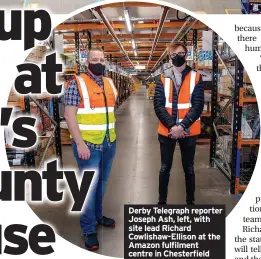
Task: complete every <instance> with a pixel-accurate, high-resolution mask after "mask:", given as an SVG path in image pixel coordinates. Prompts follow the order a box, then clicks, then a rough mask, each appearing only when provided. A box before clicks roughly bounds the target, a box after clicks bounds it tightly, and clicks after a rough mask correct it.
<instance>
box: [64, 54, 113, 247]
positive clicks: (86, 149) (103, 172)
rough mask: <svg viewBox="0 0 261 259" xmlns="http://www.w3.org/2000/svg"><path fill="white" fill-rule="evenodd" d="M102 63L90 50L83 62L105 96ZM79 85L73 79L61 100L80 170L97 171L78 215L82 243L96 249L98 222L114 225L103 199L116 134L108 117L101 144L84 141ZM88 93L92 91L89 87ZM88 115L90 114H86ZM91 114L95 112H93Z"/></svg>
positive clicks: (98, 55) (103, 67) (103, 66)
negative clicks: (79, 113)
mask: <svg viewBox="0 0 261 259" xmlns="http://www.w3.org/2000/svg"><path fill="white" fill-rule="evenodd" d="M104 63H105V59H104V53H103V51H102V50H100V49H92V50H90V51H89V54H88V59H87V62H86V65H87V67H86V72H85V74H86V75H87V76H88V78H89V79H90V80H91V81H93V82H95V83H96V84H97V85H98V86H99V87H101V88H102V90H103V91H102V92H103V94H104V96H105V95H106V94H107V93H106V91H105V87H104V84H105V79H104V78H103V75H104V71H105V65H104ZM106 80H107V81H106V82H107V86H108V82H109V81H108V79H106ZM89 82H90V81H89ZM110 82H111V81H110ZM85 85H86V86H84V87H86V88H87V91H88V92H89V90H88V89H89V88H88V85H87V84H86V82H85ZM113 86H114V85H113ZM113 86H112V89H113ZM79 87H80V86H79V85H77V81H76V79H72V80H71V81H70V82H69V84H68V86H67V87H66V89H65V92H64V96H63V102H64V105H65V113H64V117H65V119H66V122H67V125H68V128H69V131H70V133H71V135H72V138H73V139H72V147H73V152H74V156H75V158H76V161H77V164H78V167H79V169H80V171H81V172H83V171H87V170H90V171H93V170H96V174H95V176H94V179H93V181H92V184H91V186H90V189H89V193H88V201H87V204H86V205H85V206H84V208H83V211H82V213H81V217H80V224H81V228H82V231H83V235H84V239H85V246H86V248H87V249H88V250H91V251H94V250H97V249H98V248H99V242H98V238H97V233H96V226H97V224H99V225H102V226H105V227H109V228H114V227H115V221H114V220H113V219H111V218H107V217H105V216H103V211H102V199H103V196H104V192H105V189H106V184H107V181H108V179H109V175H110V171H111V168H112V163H113V159H114V156H115V153H116V141H112V142H111V141H110V139H111V138H112V139H114V138H115V137H116V135H114V134H115V133H113V136H111V135H110V134H112V133H110V131H109V121H108V120H107V122H102V124H104V123H106V127H107V129H106V133H105V137H104V140H103V142H102V143H101V144H94V143H92V142H91V141H86V140H84V139H83V135H82V134H83V133H82V131H81V130H80V126H79V124H78V121H77V113H78V109H80V104H81V103H82V102H83V100H82V97H81V96H82V95H81V94H80V93H79ZM81 87H82V86H81ZM106 89H108V88H106ZM89 94H93V92H92V90H90V92H89ZM116 96H117V95H116ZM116 96H115V97H116ZM106 98H107V96H106ZM115 99H116V98H115ZM115 102H116V101H115ZM105 107H106V110H107V112H106V113H107V114H108V106H107V102H105ZM94 110H95V108H94ZM112 115H113V116H114V114H110V116H108V117H110V118H111V117H112ZM87 116H93V115H92V114H87ZM94 116H96V115H95V114H94ZM97 116H98V117H95V118H97V119H99V118H100V117H99V115H97ZM103 118H104V117H103ZM95 120H96V119H95ZM86 132H87V135H88V138H89V139H92V137H90V135H89V134H90V133H88V130H86V131H85V134H86ZM113 132H114V131H113ZM96 134H97V133H96ZM96 136H97V137H98V138H99V139H100V138H102V135H99V134H98V135H96Z"/></svg>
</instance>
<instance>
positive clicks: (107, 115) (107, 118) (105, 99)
mask: <svg viewBox="0 0 261 259" xmlns="http://www.w3.org/2000/svg"><path fill="white" fill-rule="evenodd" d="M102 94H103V97H104V102H105V108H106V121H107V129H106V134H107V131H108V133H109V127H108V126H109V114H108V106H107V98H106V94H105V92H104V91H102ZM109 137H110V134H109Z"/></svg>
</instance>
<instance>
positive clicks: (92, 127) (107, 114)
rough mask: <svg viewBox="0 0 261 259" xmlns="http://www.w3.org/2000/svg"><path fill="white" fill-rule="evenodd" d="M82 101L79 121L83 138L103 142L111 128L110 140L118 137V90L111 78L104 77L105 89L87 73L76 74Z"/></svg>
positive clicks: (96, 142)
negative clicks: (116, 115) (115, 112)
mask: <svg viewBox="0 0 261 259" xmlns="http://www.w3.org/2000/svg"><path fill="white" fill-rule="evenodd" d="M75 79H76V82H77V86H78V91H79V94H80V97H81V103H80V105H79V107H78V112H77V122H78V125H79V128H80V132H81V135H82V138H83V140H85V141H87V142H90V143H93V144H102V143H103V141H104V138H105V135H106V131H107V129H108V130H109V137H110V141H111V142H113V141H114V140H115V139H116V132H115V122H116V119H115V115H114V107H115V104H116V100H117V97H118V92H117V89H116V87H115V86H114V83H113V81H112V80H111V79H110V78H107V77H103V82H104V89H102V88H101V87H100V86H99V85H98V84H97V83H96V82H94V81H93V80H92V79H91V78H90V77H89V76H87V75H86V74H81V75H80V76H76V75H75Z"/></svg>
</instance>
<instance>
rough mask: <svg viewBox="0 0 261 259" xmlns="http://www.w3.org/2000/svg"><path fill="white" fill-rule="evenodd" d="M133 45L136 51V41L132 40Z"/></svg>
mask: <svg viewBox="0 0 261 259" xmlns="http://www.w3.org/2000/svg"><path fill="white" fill-rule="evenodd" d="M131 43H132V48H133V49H136V46H135V41H134V40H132V41H131Z"/></svg>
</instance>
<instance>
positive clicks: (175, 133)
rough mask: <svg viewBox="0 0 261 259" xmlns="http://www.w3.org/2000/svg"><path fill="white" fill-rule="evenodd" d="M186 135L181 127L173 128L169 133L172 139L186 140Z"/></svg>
mask: <svg viewBox="0 0 261 259" xmlns="http://www.w3.org/2000/svg"><path fill="white" fill-rule="evenodd" d="M186 135H187V133H186V132H185V131H184V129H183V128H182V127H181V126H180V125H179V126H173V127H172V128H171V130H170V132H169V137H170V138H172V139H178V138H185V136H186Z"/></svg>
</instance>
